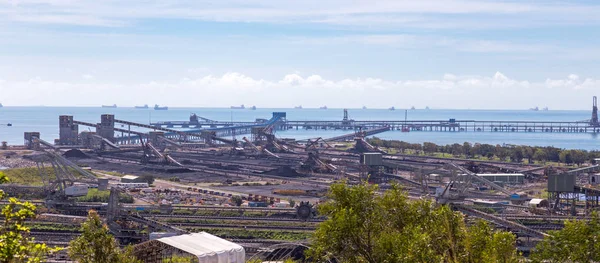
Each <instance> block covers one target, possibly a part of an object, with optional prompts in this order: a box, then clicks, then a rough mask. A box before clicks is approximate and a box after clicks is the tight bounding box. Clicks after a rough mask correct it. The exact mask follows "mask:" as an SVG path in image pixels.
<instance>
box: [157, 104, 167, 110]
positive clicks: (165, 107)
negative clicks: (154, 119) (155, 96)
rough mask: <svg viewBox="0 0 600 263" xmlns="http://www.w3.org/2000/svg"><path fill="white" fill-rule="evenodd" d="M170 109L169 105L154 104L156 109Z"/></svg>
mask: <svg viewBox="0 0 600 263" xmlns="http://www.w3.org/2000/svg"><path fill="white" fill-rule="evenodd" d="M168 109H169V107H167V106H163V107H161V106H159V105H158V104H154V110H168Z"/></svg>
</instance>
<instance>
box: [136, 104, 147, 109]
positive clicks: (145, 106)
mask: <svg viewBox="0 0 600 263" xmlns="http://www.w3.org/2000/svg"><path fill="white" fill-rule="evenodd" d="M134 108H136V109H148V108H150V107H148V104H144V106H135V107H134Z"/></svg>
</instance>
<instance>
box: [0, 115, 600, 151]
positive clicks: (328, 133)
mask: <svg viewBox="0 0 600 263" xmlns="http://www.w3.org/2000/svg"><path fill="white" fill-rule="evenodd" d="M275 111H283V112H286V113H287V118H288V120H341V119H342V117H343V109H327V110H320V109H256V110H249V109H244V110H232V109H228V108H169V110H167V111H155V110H153V109H133V108H114V109H113V108H101V107H93V108H92V107H3V108H0V141H7V142H8V143H9V144H23V133H24V132H27V131H39V132H41V137H42V139H44V140H46V141H50V142H52V141H53V140H54V139H56V138H58V116H59V115H73V116H74V119H75V120H79V121H84V122H92V123H97V122H100V115H101V114H114V115H115V118H117V119H122V120H128V121H133V122H139V123H150V122H155V121H176V120H179V121H185V120H189V116H190V114H191V113H196V114H197V115H198V116H202V117H205V118H208V119H213V120H219V121H230V120H233V121H254V120H255V119H257V118H263V119H269V118H270V117H271V113H272V112H275ZM348 114H349V117H350V119H354V120H404V117H405V116H404V114H405V111H404V110H396V111H390V110H384V109H366V110H363V109H348ZM590 117H591V111H553V110H550V111H528V110H523V111H518V110H441V109H432V110H423V109H420V110H419V109H417V110H408V114H407V118H408V120H448V119H451V118H454V119H457V120H478V121H484V120H485V121H490V120H507V121H508V120H529V121H532V120H537V121H581V120H586V119H590ZM7 123H12V124H13V126H12V127H8V126H6V124H7ZM117 127H118V124H117ZM87 129H93V128H88V127H83V126H80V127H79V131H80V132H81V131H83V130H87ZM348 132H349V131H341V130H337V131H336V130H287V131H277V135H278V136H279V137H288V138H297V139H306V138H315V137H324V138H325V137H332V136H337V135H341V134H345V133H348ZM376 136H377V137H379V138H383V139H394V140H403V141H407V142H412V143H422V142H433V143H437V144H452V143H463V142H471V143H476V142H479V143H489V144H518V145H536V146H555V147H560V148H565V149H585V150H598V149H600V144H599V143H600V138H599V137H598V135H596V134H589V133H588V134H583V133H507V132H503V133H502V132H425V131H422V132H418V131H411V132H408V133H406V132H400V131H389V132H385V133H381V134H377V135H376Z"/></svg>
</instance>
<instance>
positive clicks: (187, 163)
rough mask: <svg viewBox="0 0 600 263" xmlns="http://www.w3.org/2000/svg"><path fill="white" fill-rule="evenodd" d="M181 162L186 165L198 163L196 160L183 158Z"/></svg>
mask: <svg viewBox="0 0 600 263" xmlns="http://www.w3.org/2000/svg"><path fill="white" fill-rule="evenodd" d="M180 163H181V164H185V165H191V164H196V162H193V161H190V160H183V161H181V162H180Z"/></svg>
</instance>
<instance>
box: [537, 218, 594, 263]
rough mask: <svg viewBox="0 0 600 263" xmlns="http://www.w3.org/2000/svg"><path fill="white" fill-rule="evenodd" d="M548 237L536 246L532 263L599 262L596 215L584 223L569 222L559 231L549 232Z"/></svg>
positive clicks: (579, 221)
mask: <svg viewBox="0 0 600 263" xmlns="http://www.w3.org/2000/svg"><path fill="white" fill-rule="evenodd" d="M548 234H549V235H550V236H548V237H546V238H544V240H542V241H541V242H540V243H538V244H537V246H536V247H535V250H534V252H533V254H532V255H531V260H532V261H533V262H572V263H583V262H600V242H599V240H598V239H600V217H599V216H598V214H597V213H594V214H592V218H591V219H590V220H589V221H588V222H586V221H584V220H569V221H566V222H565V227H564V228H563V229H561V230H557V231H550V232H549V233H548Z"/></svg>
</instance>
